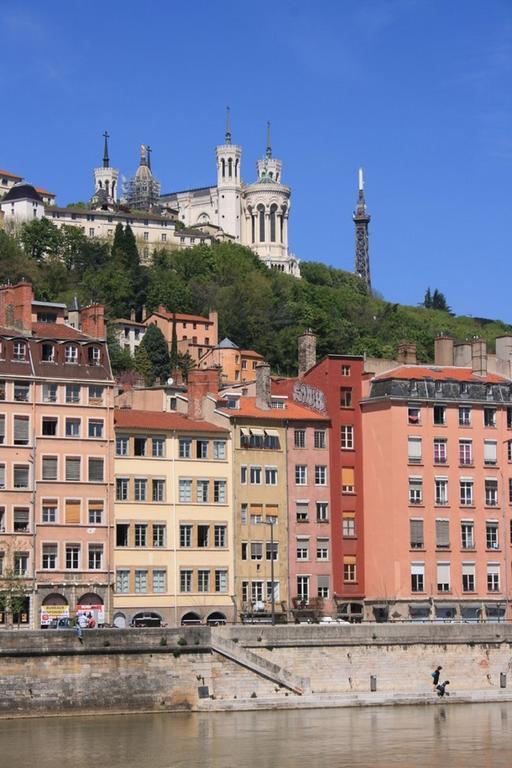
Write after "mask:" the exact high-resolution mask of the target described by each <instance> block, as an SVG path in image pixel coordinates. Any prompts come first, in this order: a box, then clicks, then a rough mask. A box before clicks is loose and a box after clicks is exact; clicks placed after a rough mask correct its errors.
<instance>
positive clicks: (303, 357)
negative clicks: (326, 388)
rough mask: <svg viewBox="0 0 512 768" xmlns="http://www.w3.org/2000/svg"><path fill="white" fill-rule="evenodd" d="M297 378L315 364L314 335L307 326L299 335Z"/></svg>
mask: <svg viewBox="0 0 512 768" xmlns="http://www.w3.org/2000/svg"><path fill="white" fill-rule="evenodd" d="M298 347H299V378H302V377H303V376H304V375H305V374H306V373H307V372H308V371H309V370H310V369H311V368H313V366H314V365H315V364H316V335H315V334H314V333H313V331H312V330H311V328H307V329H306V330H305V331H304V333H303V334H302V335H301V336H299V339H298Z"/></svg>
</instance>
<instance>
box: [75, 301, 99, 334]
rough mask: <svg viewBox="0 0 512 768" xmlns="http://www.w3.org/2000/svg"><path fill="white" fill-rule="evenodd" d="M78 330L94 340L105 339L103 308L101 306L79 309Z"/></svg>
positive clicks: (94, 305) (93, 305)
mask: <svg viewBox="0 0 512 768" xmlns="http://www.w3.org/2000/svg"><path fill="white" fill-rule="evenodd" d="M80 330H81V331H82V333H85V334H86V335H87V336H92V337H93V338H94V339H104V338H105V307H104V306H103V305H102V304H91V305H90V306H89V307H82V308H81V310H80Z"/></svg>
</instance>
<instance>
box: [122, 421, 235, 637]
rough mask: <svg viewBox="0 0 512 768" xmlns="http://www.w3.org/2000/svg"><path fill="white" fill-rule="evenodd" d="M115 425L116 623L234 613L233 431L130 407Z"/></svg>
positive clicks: (193, 620)
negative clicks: (230, 435) (230, 436)
mask: <svg viewBox="0 0 512 768" xmlns="http://www.w3.org/2000/svg"><path fill="white" fill-rule="evenodd" d="M196 413H197V410H196ZM115 431H116V458H115V475H116V501H115V526H116V534H115V547H114V563H115V595H114V623H115V624H116V626H119V627H123V626H127V625H128V624H135V625H137V624H140V623H145V624H151V623H152V622H154V623H157V624H159V623H160V622H164V623H167V624H170V625H173V626H179V625H181V624H184V625H187V624H199V623H224V622H226V621H232V620H233V617H234V615H233V600H232V595H233V576H234V574H233V526H232V505H231V495H232V477H231V474H232V467H231V464H232V460H231V441H230V438H229V431H228V430H227V429H223V428H222V427H219V426H216V425H214V424H212V423H209V422H207V421H206V420H203V419H201V418H196V419H193V418H190V417H189V416H188V415H186V414H184V413H178V412H162V411H150V410H132V409H129V408H120V409H118V410H116V415H115Z"/></svg>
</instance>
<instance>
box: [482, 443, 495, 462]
mask: <svg viewBox="0 0 512 768" xmlns="http://www.w3.org/2000/svg"><path fill="white" fill-rule="evenodd" d="M496 461H497V445H496V443H495V441H494V440H484V462H485V463H486V464H496Z"/></svg>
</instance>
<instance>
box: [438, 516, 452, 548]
mask: <svg viewBox="0 0 512 768" xmlns="http://www.w3.org/2000/svg"><path fill="white" fill-rule="evenodd" d="M436 546H437V547H449V546H450V523H449V521H448V520H436Z"/></svg>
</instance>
